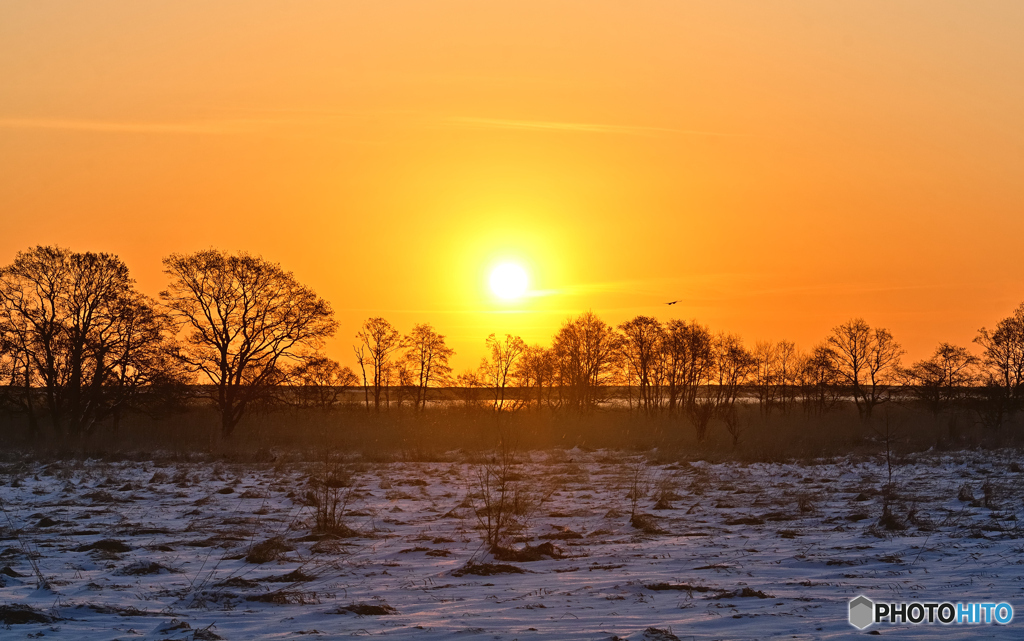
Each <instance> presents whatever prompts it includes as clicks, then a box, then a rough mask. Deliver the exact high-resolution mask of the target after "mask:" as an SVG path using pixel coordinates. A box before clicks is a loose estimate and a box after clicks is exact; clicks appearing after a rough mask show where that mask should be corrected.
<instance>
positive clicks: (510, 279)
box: [491, 263, 529, 300]
mask: <svg viewBox="0 0 1024 641" xmlns="http://www.w3.org/2000/svg"><path fill="white" fill-rule="evenodd" d="M528 281H529V279H528V278H527V276H526V270H525V269H523V268H522V267H520V266H519V265H516V264H515V263H502V264H501V265H498V266H497V267H495V268H494V269H493V270H492V271H491V291H492V292H494V295H495V296H497V297H498V298H504V299H506V300H512V299H515V298H519V297H520V296H522V295H523V294H525V293H526V286H527V283H528Z"/></svg>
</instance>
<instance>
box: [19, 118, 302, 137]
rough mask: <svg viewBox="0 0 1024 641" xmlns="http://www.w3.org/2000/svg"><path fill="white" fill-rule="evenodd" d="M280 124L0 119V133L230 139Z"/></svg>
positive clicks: (253, 120) (234, 120) (239, 120)
mask: <svg viewBox="0 0 1024 641" xmlns="http://www.w3.org/2000/svg"><path fill="white" fill-rule="evenodd" d="M280 124H288V122H287V121H282V120H268V119H257V118H232V119H220V120H191V121H178V122H154V121H118V120H96V119H86V118H0V129H50V130H61V131H85V132H100V133H140V134H206V135H229V134H241V133H249V132H253V131H256V130H258V129H260V128H263V127H266V126H268V125H280Z"/></svg>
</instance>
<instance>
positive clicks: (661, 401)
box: [0, 246, 1024, 441]
mask: <svg viewBox="0 0 1024 641" xmlns="http://www.w3.org/2000/svg"><path fill="white" fill-rule="evenodd" d="M163 266H164V273H165V274H166V275H167V277H168V285H167V287H166V289H164V290H163V291H161V292H160V293H159V295H158V297H157V298H155V299H154V298H150V297H148V296H146V295H144V294H142V293H140V292H138V291H137V290H136V288H135V281H134V280H133V279H132V278H131V276H130V274H129V271H128V268H127V266H126V265H125V264H124V263H123V262H122V261H121V260H120V259H119V258H118V257H117V256H115V255H112V254H106V253H94V252H73V251H71V250H68V249H64V248H60V247H42V246H40V247H35V248H32V249H29V250H27V251H24V252H20V253H18V254H17V256H16V257H15V259H14V261H13V262H12V263H11V264H10V265H6V266H4V267H3V268H0V376H2V377H3V384H2V387H0V390H2V397H0V401H2V403H3V404H4V406H5V408H6V409H7V411H9V412H16V413H20V414H23V415H24V416H26V417H27V424H28V431H29V433H30V435H38V434H39V433H40V429H41V427H42V425H43V424H44V423H46V424H47V425H48V426H49V428H50V429H51V430H52V431H53V432H54V433H55V434H56V435H58V436H64V435H67V436H72V437H84V436H88V435H89V434H91V433H92V432H94V431H95V430H96V429H98V428H99V427H100V426H101V425H109V426H111V427H112V428H113V429H117V426H118V424H119V423H120V421H121V418H122V417H123V416H124V415H125V413H126V412H130V411H135V412H147V411H155V409H156V408H160V407H166V406H167V405H168V404H172V405H173V404H175V403H179V404H180V403H185V402H194V400H195V399H197V398H198V399H201V400H203V401H205V402H206V403H208V404H209V405H210V406H212V407H213V408H215V409H216V410H217V412H218V415H219V416H220V430H221V433H222V435H223V436H225V437H227V436H230V435H231V434H232V432H233V431H234V430H235V428H236V426H237V425H238V424H239V422H240V421H241V420H242V418H243V417H244V416H245V415H246V414H247V413H248V412H249V411H251V410H252V409H253V408H254V407H257V406H260V405H263V404H268V403H270V404H274V403H277V404H291V405H300V406H306V407H318V408H322V409H331V408H333V407H336V406H337V405H339V404H340V403H341V402H342V400H343V398H344V396H343V395H344V394H345V392H346V390H349V391H358V392H361V396H362V399H361V401H362V402H361V405H362V406H363V407H364V408H365V409H366V410H367V411H373V412H380V411H384V410H387V409H389V408H392V407H395V406H399V407H401V406H404V405H406V404H408V405H409V406H411V407H412V408H413V409H414V410H415V411H423V410H425V409H426V408H427V407H428V406H429V404H430V403H431V402H432V401H431V397H432V396H433V398H434V399H435V400H436V399H438V398H440V396H439V395H438V394H437V393H434V394H431V392H430V390H437V389H438V388H449V389H451V388H454V390H455V392H454V394H455V398H454V399H453V398H451V396H449V397H448V398H447V400H446V401H445V402H456V401H457V400H458V398H459V397H461V399H462V400H463V401H464V402H465V403H467V404H480V403H487V404H488V405H489V406H490V407H491V409H493V410H494V411H498V412H509V411H518V410H527V409H540V408H547V409H551V410H555V411H565V412H571V413H587V412H590V411H593V410H594V409H596V408H598V407H600V406H604V405H607V404H608V403H615V404H618V405H622V406H623V407H625V408H626V409H628V410H630V411H632V412H637V413H640V414H645V415H651V416H653V415H666V416H669V417H679V418H681V419H685V420H686V421H688V422H689V423H690V424H692V426H693V428H694V429H695V431H696V435H697V438H698V440H704V439H705V438H706V436H707V433H708V429H709V426H710V425H711V424H712V422H713V421H716V420H717V421H719V422H720V423H722V424H723V425H724V427H725V429H726V430H727V431H728V432H729V433H730V434H731V435H732V437H733V439H734V441H736V440H738V438H739V432H740V426H739V421H738V412H737V409H738V407H739V406H740V405H743V404H754V403H756V405H757V407H758V409H759V411H760V412H761V414H762V415H763V416H765V417H769V416H771V415H772V414H775V413H779V414H787V413H789V412H792V411H795V410H799V411H802V412H806V413H811V414H822V413H825V412H829V411H831V410H832V409H834V408H835V407H836V406H838V405H840V404H842V403H850V404H852V405H853V406H855V407H856V411H857V412H858V414H859V415H860V416H861V417H862V418H864V419H865V420H870V419H871V418H872V416H873V415H874V413H875V412H876V410H877V408H878V407H879V406H882V405H884V404H886V403H889V402H892V401H894V400H895V401H901V402H904V401H913V402H915V403H917V404H919V405H920V406H922V407H924V408H926V410H927V411H929V412H931V413H932V414H933V415H934V416H936V417H938V416H939V415H940V414H942V413H943V412H949V411H960V410H969V411H971V412H973V414H974V415H975V416H976V417H977V419H978V421H979V422H981V423H982V424H983V425H985V426H987V427H990V428H993V429H998V428H999V427H1000V426H1001V425H1003V424H1005V423H1006V422H1008V421H1010V420H1012V419H1014V418H1015V416H1016V415H1017V414H1018V413H1019V412H1020V410H1021V409H1022V400H1024V304H1022V305H1021V306H1020V307H1018V308H1017V309H1016V310H1015V311H1014V313H1013V314H1012V315H1010V316H1009V317H1007V318H1004V319H1002V320H1000V321H999V322H998V323H997V324H996V326H995V327H994V329H991V330H990V329H987V328H982V329H980V330H979V331H978V335H977V337H976V338H975V343H976V344H977V345H978V347H979V349H980V351H981V355H980V356H975V355H973V354H972V353H971V351H970V350H968V349H967V348H965V347H962V346H956V345H951V344H949V343H942V344H940V345H939V346H938V347H937V348H936V349H935V352H934V353H933V354H932V355H931V356H930V357H929V358H927V359H924V360H921V361H918V362H914V363H904V362H903V356H904V355H905V351H904V350H903V348H902V347H901V346H900V344H899V343H898V342H897V341H896V339H895V338H894V337H893V335H892V333H891V332H890V331H889V330H887V329H885V328H880V327H872V326H870V325H869V324H868V323H866V322H865V321H864V320H862V319H852V320H850V321H847V322H845V323H843V324H840V325H837V326H836V327H834V328H833V329H832V330H831V332H830V333H829V334H828V335H827V336H826V337H825V338H824V339H823V340H822V341H821V342H820V343H819V344H818V345H816V346H814V347H812V348H811V349H810V350H807V351H802V350H800V349H798V348H797V346H796V345H795V344H794V343H792V342H790V341H786V340H781V341H778V342H757V343H755V344H754V345H753V346H752V347H748V346H746V345H744V343H743V340H742V339H741V338H740V337H739V336H736V335H735V334H730V333H724V332H719V333H715V332H713V331H712V330H711V329H710V328H709V327H707V326H705V325H702V324H701V323H699V322H697V321H695V320H691V321H685V320H678V319H671V320H668V321H660V320H658V319H656V318H653V317H650V316H642V315H641V316H636V317H635V318H632V319H630V320H628V321H626V322H623V323H621V324H619V325H617V326H612V325H610V324H608V323H606V322H605V321H603V320H602V319H601V318H599V317H598V316H597V315H596V314H594V313H592V312H585V313H582V314H580V315H579V316H576V317H574V318H570V319H567V320H566V321H565V322H564V323H563V324H562V326H561V327H560V328H559V329H558V331H557V332H556V333H555V335H554V336H553V337H552V340H551V344H550V346H548V347H545V346H541V345H528V344H526V342H525V341H524V340H523V339H522V338H520V337H518V336H513V335H505V336H497V335H495V334H492V335H490V336H489V337H487V339H486V340H485V354H486V356H484V357H483V358H482V360H481V363H480V365H479V366H478V367H477V368H475V369H470V370H466V371H464V372H462V373H460V374H458V375H456V374H455V373H454V372H453V370H452V367H451V366H450V359H451V357H452V356H453V355H454V350H452V349H451V348H450V347H449V346H448V345H447V344H446V342H445V336H443V335H442V334H439V333H438V332H437V331H436V330H435V329H434V328H433V327H432V326H431V325H430V324H427V323H422V324H418V325H416V326H414V327H413V328H412V330H411V331H410V332H409V333H408V334H404V335H403V334H402V333H401V332H400V331H399V330H398V329H396V328H395V327H393V326H392V325H391V323H389V322H388V321H387V320H386V319H384V318H380V317H374V318H370V319H367V320H366V321H365V322H364V323H363V324H362V325H361V327H360V328H359V330H358V332H357V333H356V336H355V339H356V342H355V344H354V346H353V352H354V357H355V362H356V367H357V369H356V370H355V371H354V370H353V369H351V368H349V367H346V366H342V365H341V364H340V363H338V362H337V361H335V360H333V359H331V358H329V357H327V356H326V355H325V354H324V353H323V352H322V348H323V345H324V341H325V340H326V339H327V338H329V337H331V336H333V335H334V334H335V333H336V331H337V327H338V325H337V322H336V321H335V319H334V313H333V310H332V308H331V306H330V303H328V302H327V301H326V300H324V299H322V298H320V297H319V296H318V295H317V294H316V293H315V292H313V291H312V290H311V289H309V288H308V287H306V286H304V285H302V284H301V283H299V282H298V281H297V280H296V279H295V277H294V275H293V274H292V273H291V272H287V271H285V270H284V269H282V268H281V266H280V265H278V264H276V263H272V262H269V261H266V260H264V259H263V258H261V257H257V256H253V255H250V254H248V253H245V252H238V253H235V254H231V253H228V252H224V251H220V250H215V249H209V250H204V251H199V252H195V253H192V254H171V255H170V256H168V257H166V258H164V259H163ZM481 393H482V394H483V399H484V400H481V397H480V394H481Z"/></svg>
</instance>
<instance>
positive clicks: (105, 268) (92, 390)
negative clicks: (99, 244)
mask: <svg viewBox="0 0 1024 641" xmlns="http://www.w3.org/2000/svg"><path fill="white" fill-rule="evenodd" d="M168 328H169V323H168V320H167V318H166V317H165V316H163V315H162V314H160V313H159V312H157V311H156V309H155V304H154V302H153V301H152V300H150V299H149V298H147V297H145V296H143V295H141V294H139V293H138V292H136V291H135V289H134V281H133V280H132V279H131V277H130V275H129V273H128V268H127V267H126V266H125V264H124V263H123V262H122V261H121V260H120V259H119V258H118V257H116V256H114V255H112V254H103V253H93V252H82V253H80V252H72V251H71V250H68V249H64V248H61V247H36V248H34V249H31V250H29V251H26V252H20V253H19V254H18V255H17V257H16V258H15V260H14V262H13V263H12V264H11V265H8V266H6V267H4V268H2V269H0V334H2V336H3V339H2V340H3V342H4V344H5V346H6V347H7V349H8V350H9V357H8V364H9V367H8V370H9V371H8V375H9V377H10V378H9V380H10V381H12V382H13V383H15V384H16V385H18V386H19V387H20V388H21V389H22V392H23V393H22V395H21V399H22V409H23V410H25V411H26V412H27V413H28V416H29V421H30V426H31V429H32V431H33V432H35V431H36V429H38V420H37V411H38V410H39V409H41V408H37V407H36V402H35V399H34V397H35V390H37V389H38V390H41V392H42V396H43V399H42V400H43V402H42V405H43V407H44V408H45V410H46V412H47V413H48V415H49V418H50V420H51V422H52V425H53V427H54V430H55V431H56V432H57V433H58V434H60V433H63V432H64V431H65V429H66V431H67V432H68V433H69V434H71V435H75V436H78V435H87V434H89V433H90V432H92V431H93V429H94V428H95V427H96V425H97V424H98V423H100V422H101V421H103V420H105V419H107V418H109V417H111V416H114V417H115V419H116V416H117V415H118V414H119V413H120V412H121V411H122V410H124V409H125V408H126V407H127V406H129V404H130V403H131V402H132V401H133V400H134V399H136V398H137V396H138V394H139V392H140V390H142V389H143V388H145V387H147V386H152V385H154V384H156V383H158V382H161V381H165V380H167V379H168V378H170V377H172V376H173V375H174V374H176V373H177V372H176V371H175V369H174V367H173V365H171V363H170V362H169V360H170V356H171V353H172V352H173V349H174V347H173V344H172V343H171V341H170V339H169V333H168Z"/></svg>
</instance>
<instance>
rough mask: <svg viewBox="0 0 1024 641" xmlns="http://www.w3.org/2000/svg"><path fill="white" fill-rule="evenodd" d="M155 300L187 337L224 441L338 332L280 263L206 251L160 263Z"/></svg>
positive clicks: (326, 310)
mask: <svg viewBox="0 0 1024 641" xmlns="http://www.w3.org/2000/svg"><path fill="white" fill-rule="evenodd" d="M163 263H164V272H165V273H166V274H167V275H168V276H169V277H170V278H171V283H170V285H168V287H167V289H166V290H164V291H162V292H160V298H161V299H162V300H163V302H164V304H165V305H166V306H167V308H168V309H169V310H170V313H171V314H172V316H173V317H174V318H175V319H176V320H177V321H178V322H179V323H180V325H181V327H182V328H183V331H184V332H185V341H186V345H185V348H184V350H183V351H182V358H183V360H184V362H185V363H187V365H188V366H189V368H190V369H192V370H193V371H194V372H197V373H199V374H200V375H201V376H203V377H205V378H206V379H207V380H208V381H209V382H210V383H211V385H212V388H213V392H212V394H211V395H210V398H211V400H212V402H213V404H214V406H215V407H216V408H217V410H218V411H219V412H220V417H221V433H222V435H223V436H225V437H228V436H230V435H231V433H232V432H233V431H234V430H235V427H236V426H237V425H238V423H239V421H240V420H241V419H242V417H243V416H244V415H245V412H246V410H247V409H248V408H249V406H250V405H251V404H252V403H253V402H254V401H256V400H257V399H259V398H260V396H261V395H262V394H263V393H265V390H266V388H267V387H268V386H271V385H274V384H277V383H278V382H280V380H281V378H282V371H283V369H284V366H285V365H286V364H288V363H294V362H301V361H302V360H303V358H304V357H305V355H306V354H307V353H309V352H310V351H313V350H316V349H318V348H319V347H321V346H322V344H323V341H324V339H325V338H327V337H329V336H332V335H333V334H334V332H335V329H336V328H337V324H336V323H335V321H334V312H333V311H332V310H331V306H330V304H329V303H328V302H327V301H325V300H324V299H322V298H320V297H319V296H317V295H316V293H314V292H313V290H311V289H309V288H308V287H306V286H305V285H302V284H301V283H299V282H298V281H297V280H296V279H295V276H294V275H292V273H291V272H286V271H284V270H283V269H282V268H281V266H280V265H278V264H277V263H272V262H270V261H267V260H264V259H263V258H261V257H259V256H253V255H251V254H248V253H245V252H239V253H237V254H229V253H227V252H224V251H220V250H216V249H208V250H204V251H200V252H196V253H194V254H171V255H170V256H168V257H167V258H165V259H164V261H163Z"/></svg>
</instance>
